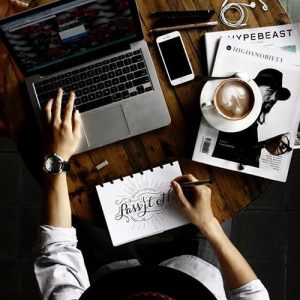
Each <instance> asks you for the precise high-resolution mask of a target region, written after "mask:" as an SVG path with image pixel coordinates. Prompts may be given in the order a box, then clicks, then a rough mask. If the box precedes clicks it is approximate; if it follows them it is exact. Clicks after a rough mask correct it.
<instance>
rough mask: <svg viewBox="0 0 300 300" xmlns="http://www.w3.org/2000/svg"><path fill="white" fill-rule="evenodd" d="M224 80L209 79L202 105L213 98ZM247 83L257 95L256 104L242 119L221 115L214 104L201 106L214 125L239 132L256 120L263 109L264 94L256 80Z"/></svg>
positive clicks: (225, 130) (222, 129) (202, 96)
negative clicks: (206, 106)
mask: <svg viewBox="0 0 300 300" xmlns="http://www.w3.org/2000/svg"><path fill="white" fill-rule="evenodd" d="M223 80H224V79H218V80H210V81H207V83H206V84H205V85H204V87H203V89H202V92H201V95H200V107H201V104H202V103H204V102H207V101H211V100H212V99H213V97H214V96H213V95H214V91H215V89H216V88H217V86H218V85H219V84H220V83H221V82H222V81H223ZM247 83H248V84H249V85H250V87H251V88H252V90H253V94H254V97H255V102H254V106H253V109H252V111H251V112H250V113H249V115H248V116H246V117H245V118H243V119H241V120H228V119H226V118H223V117H222V116H220V115H219V114H218V113H217V111H216V109H215V108H214V107H213V106H211V107H209V108H201V111H202V114H203V116H204V118H205V119H206V121H207V122H208V123H209V124H210V125H211V126H212V127H214V128H216V129H218V130H220V131H224V132H238V131H242V130H244V129H246V128H248V127H249V126H251V125H252V124H253V123H254V122H255V121H256V119H257V118H258V116H259V114H260V111H261V106H262V95H261V92H260V90H259V87H258V86H257V84H256V83H255V81H254V80H252V79H250V80H249V81H248V82H247Z"/></svg>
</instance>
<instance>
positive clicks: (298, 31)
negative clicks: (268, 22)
mask: <svg viewBox="0 0 300 300" xmlns="http://www.w3.org/2000/svg"><path fill="white" fill-rule="evenodd" d="M221 37H227V38H232V39H234V40H236V41H241V42H247V43H257V44H259V45H262V46H271V47H272V46H273V47H278V48H282V49H283V50H287V51H290V52H300V23H294V24H286V25H277V26H267V27H258V28H247V29H235V30H224V31H215V32H206V33H205V47H206V60H207V69H208V74H210V73H211V71H212V68H213V63H214V59H215V56H216V53H217V49H218V43H219V41H220V38H221Z"/></svg>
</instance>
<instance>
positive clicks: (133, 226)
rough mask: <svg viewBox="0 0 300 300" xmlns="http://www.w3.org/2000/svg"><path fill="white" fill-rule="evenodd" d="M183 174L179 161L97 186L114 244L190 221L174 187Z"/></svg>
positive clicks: (146, 235) (156, 232) (123, 242)
mask: <svg viewBox="0 0 300 300" xmlns="http://www.w3.org/2000/svg"><path fill="white" fill-rule="evenodd" d="M180 175H182V172H181V169H180V166H179V163H178V161H176V162H173V163H170V164H165V165H163V166H159V167H156V168H153V169H149V170H146V171H142V172H140V173H136V174H133V175H131V176H127V177H124V178H120V179H117V180H114V181H113V182H107V183H104V184H103V186H101V185H98V186H97V187H96V188H97V193H98V196H99V200H100V204H101V206H102V210H103V213H104V217H105V220H106V223H107V226H108V230H109V233H110V237H111V240H112V243H113V245H114V246H118V245H121V244H125V243H128V242H131V241H134V240H137V239H141V238H144V237H148V236H151V235H154V234H158V233H161V232H163V231H166V230H170V229H173V228H176V227H179V226H182V225H185V224H187V223H189V222H188V220H187V218H186V217H185V216H184V214H183V213H182V211H181V210H180V207H179V204H178V202H177V199H176V198H175V195H174V194H173V192H172V190H171V188H170V183H171V181H172V180H173V179H174V178H176V177H177V176H180Z"/></svg>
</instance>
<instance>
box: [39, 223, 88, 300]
mask: <svg viewBox="0 0 300 300" xmlns="http://www.w3.org/2000/svg"><path fill="white" fill-rule="evenodd" d="M40 231H41V232H40V234H41V235H40V244H39V256H38V257H37V259H36V260H35V263H34V272H35V275H36V278H37V282H38V284H39V288H40V291H41V294H42V298H43V299H44V300H48V299H51V300H65V299H72V300H73V299H74V300H76V299H79V298H80V296H81V295H82V293H83V292H84V291H85V290H86V289H87V288H88V287H89V286H90V282H89V278H88V274H87V270H86V267H85V264H84V260H83V256H82V253H81V251H80V250H79V249H77V247H76V246H77V237H76V230H75V228H58V227H52V226H41V228H40Z"/></svg>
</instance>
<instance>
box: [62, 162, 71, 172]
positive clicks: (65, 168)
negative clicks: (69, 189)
mask: <svg viewBox="0 0 300 300" xmlns="http://www.w3.org/2000/svg"><path fill="white" fill-rule="evenodd" d="M70 167H71V164H70V163H69V162H68V161H63V163H62V170H63V171H66V172H67V171H69V170H70Z"/></svg>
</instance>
